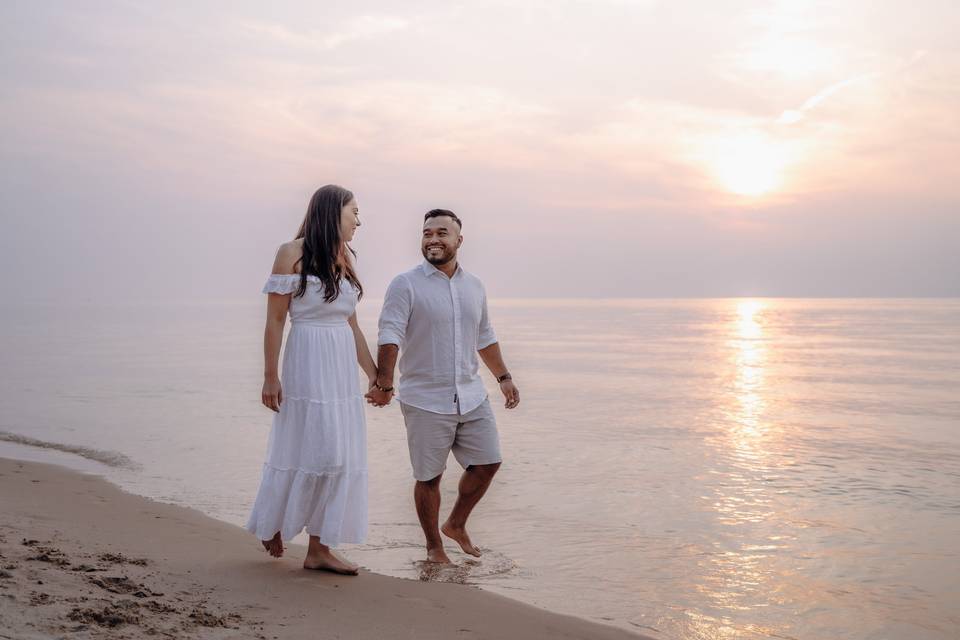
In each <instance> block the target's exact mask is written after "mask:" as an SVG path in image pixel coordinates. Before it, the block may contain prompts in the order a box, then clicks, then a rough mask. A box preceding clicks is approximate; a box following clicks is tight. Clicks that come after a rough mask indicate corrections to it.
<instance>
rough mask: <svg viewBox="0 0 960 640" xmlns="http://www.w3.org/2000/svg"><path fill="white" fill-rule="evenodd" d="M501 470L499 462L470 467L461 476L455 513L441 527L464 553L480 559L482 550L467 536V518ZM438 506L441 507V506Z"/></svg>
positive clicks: (454, 506) (452, 512) (454, 508)
mask: <svg viewBox="0 0 960 640" xmlns="http://www.w3.org/2000/svg"><path fill="white" fill-rule="evenodd" d="M499 468H500V463H499V462H495V463H493V464H477V465H470V466H469V467H467V469H466V471H464V472H463V475H462V476H460V486H459V494H458V495H457V503H456V504H455V505H453V511H451V512H450V517H449V518H447V521H446V522H444V523H443V526H442V527H440V530H441V531H443V534H444V535H445V536H447V537H448V538H452V539H453V540H455V541H456V542H457V543H458V544H459V545H460V548H461V549H463V552H464V553H468V554H470V555H471V556H476V557H478V558H479V557H480V549H478V548H477V547H475V546H474V545H473V543H472V542H471V541H470V536H469V535H467V518H469V517H470V512H471V511H473V508H474V507H475V506H477V503H478V502H480V498H482V497H483V494H485V493H486V492H487V488H488V487H489V486H490V482H491V481H492V480H493V476H494V475H496V473H497V469H499ZM437 506H439V504H438V505H437Z"/></svg>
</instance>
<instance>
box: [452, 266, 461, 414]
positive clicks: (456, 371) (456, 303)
mask: <svg viewBox="0 0 960 640" xmlns="http://www.w3.org/2000/svg"><path fill="white" fill-rule="evenodd" d="M454 277H456V274H454ZM450 299H451V300H452V301H453V386H454V389H456V393H455V395H454V397H455V398H460V399H461V400H462V397H461V395H460V364H461V363H460V352H461V351H462V349H461V348H460V340H461V337H460V297H459V295H458V293H457V285H456V284H455V283H454V279H453V278H450Z"/></svg>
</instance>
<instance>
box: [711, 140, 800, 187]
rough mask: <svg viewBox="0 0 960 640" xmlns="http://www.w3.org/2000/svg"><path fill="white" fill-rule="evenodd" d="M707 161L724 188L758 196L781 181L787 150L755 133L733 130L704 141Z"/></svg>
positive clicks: (778, 184) (778, 185)
mask: <svg viewBox="0 0 960 640" xmlns="http://www.w3.org/2000/svg"><path fill="white" fill-rule="evenodd" d="M705 155H706V156H707V164H708V165H709V168H710V170H711V173H713V175H714V177H715V178H716V180H717V182H718V183H719V184H720V186H722V187H723V188H724V189H725V190H727V191H729V192H731V193H735V194H737V195H741V196H749V197H758V196H762V195H764V194H767V193H770V192H772V191H775V190H776V189H777V188H779V187H780V186H782V184H783V176H784V170H785V169H786V166H787V151H786V149H785V148H784V147H783V146H781V145H779V144H777V143H776V142H775V141H772V140H770V139H769V138H766V137H765V136H763V135H761V134H758V133H743V134H733V135H728V136H725V137H721V138H719V139H715V140H713V141H712V142H710V143H709V145H708V150H707V153H706V154H705Z"/></svg>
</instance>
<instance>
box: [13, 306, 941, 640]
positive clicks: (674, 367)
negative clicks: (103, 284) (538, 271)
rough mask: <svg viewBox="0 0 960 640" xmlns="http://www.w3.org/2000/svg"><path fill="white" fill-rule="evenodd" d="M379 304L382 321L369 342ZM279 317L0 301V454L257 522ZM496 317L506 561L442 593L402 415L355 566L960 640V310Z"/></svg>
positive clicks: (667, 622) (485, 514)
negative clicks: (427, 551) (63, 461)
mask: <svg viewBox="0 0 960 640" xmlns="http://www.w3.org/2000/svg"><path fill="white" fill-rule="evenodd" d="M378 310H379V308H378V305H377V303H376V301H364V302H363V303H361V307H360V317H361V324H362V325H363V326H364V327H365V328H366V331H367V336H368V338H370V339H371V340H372V339H373V338H374V331H373V326H374V324H375V317H376V314H377V312H378ZM262 311H263V307H262V300H252V301H245V302H243V303H240V302H218V303H208V304H195V305H189V304H167V305H161V304H157V305H140V306H135V305H120V306H115V307H111V308H98V307H94V306H88V307H84V306H76V307H72V308H68V309H64V308H62V307H54V306H49V307H47V306H38V305H30V306H22V307H11V306H5V307H3V308H2V309H0V312H2V318H0V351H2V353H3V366H2V368H0V431H2V432H3V433H2V434H0V445H2V446H0V455H3V454H4V452H6V453H7V454H9V453H10V452H12V451H14V450H15V449H17V447H14V446H12V445H10V444H9V441H11V440H20V439H22V438H23V437H27V438H32V439H35V440H37V441H43V442H50V443H59V444H63V445H70V446H72V447H78V448H81V449H80V450H79V451H78V452H79V453H80V454H83V455H86V456H88V457H94V458H96V457H99V458H101V459H102V460H103V461H104V462H106V463H108V464H109V465H112V466H103V467H101V468H102V469H103V470H104V472H105V474H106V475H107V477H108V478H110V479H111V480H113V481H115V482H117V483H119V484H120V485H121V486H123V487H125V488H126V489H128V490H130V491H133V492H136V493H140V494H143V495H147V496H150V497H153V498H157V499H160V500H165V501H170V502H175V503H179V504H184V505H188V506H191V507H195V508H197V509H200V510H202V511H204V512H206V513H208V514H210V515H212V516H215V517H217V518H221V519H224V520H227V521H230V522H234V523H238V524H240V523H242V522H243V521H244V520H245V518H246V514H247V510H248V509H249V507H250V505H251V503H252V501H253V498H254V492H255V491H256V488H257V482H258V479H259V472H260V465H261V463H262V460H263V453H264V448H265V445H266V438H267V433H268V428H269V423H270V415H269V413H268V412H267V410H266V409H263V408H262V407H261V406H260V405H259V390H260V374H261V371H262V363H261V347H260V344H261V343H260V341H261V327H262V318H261V314H262ZM491 314H492V317H493V320H494V325H495V327H496V329H497V333H498V335H499V336H500V338H501V340H502V345H503V348H504V352H505V355H506V358H507V362H508V363H509V365H510V367H511V370H512V371H513V373H514V376H515V378H516V380H517V382H518V385H519V386H520V388H521V391H522V393H523V403H522V404H521V406H520V407H519V408H518V409H517V410H515V411H512V412H507V411H505V410H504V409H503V408H502V404H501V405H500V408H499V410H498V418H499V421H500V430H501V438H502V442H503V449H504V453H505V464H504V467H503V469H502V471H501V474H500V475H499V476H498V478H497V481H496V482H495V484H494V486H493V488H492V489H491V491H490V493H488V495H487V497H486V498H485V499H484V501H483V502H482V503H481V505H480V506H479V507H478V510H477V512H476V514H475V516H474V519H473V524H472V535H473V537H474V540H475V541H477V542H478V543H479V544H480V545H481V546H482V547H485V548H486V549H488V550H489V551H488V553H487V554H486V555H485V557H484V558H483V559H482V560H481V561H480V562H478V563H476V564H470V563H469V562H468V561H467V559H466V558H465V557H464V556H463V555H460V554H457V555H456V556H455V558H456V560H457V561H458V566H457V567H456V568H455V569H452V570H448V571H444V572H441V573H439V574H432V575H425V574H422V571H423V569H422V567H421V566H419V565H418V564H417V563H416V560H418V559H419V558H420V556H421V555H422V552H421V550H420V546H419V545H420V534H419V528H418V526H417V524H416V515H415V513H414V510H413V504H412V498H411V489H412V479H411V477H410V472H409V468H408V461H407V453H406V441H405V437H404V431H403V426H402V420H401V417H400V414H399V410H398V407H397V406H396V405H393V406H391V407H389V408H387V409H380V410H378V409H374V408H369V409H368V433H369V435H368V438H369V447H370V468H371V479H370V521H371V536H370V541H369V544H368V545H365V546H362V547H354V548H347V553H348V555H349V556H350V557H351V558H353V559H355V560H357V561H359V562H361V563H362V564H364V565H366V566H368V567H370V568H371V569H374V570H376V571H380V572H383V573H388V574H392V575H397V576H403V577H409V578H429V579H437V580H451V581H465V582H470V583H473V584H479V585H481V586H482V587H484V588H487V589H491V590H494V591H497V592H499V593H503V594H505V595H508V596H511V597H515V598H518V599H520V600H524V601H527V602H531V603H533V604H536V605H539V606H542V607H545V608H549V609H553V610H557V611H561V612H564V613H569V614H574V615H579V616H583V617H587V618H592V619H596V620H601V621H605V622H608V623H610V624H615V625H618V626H621V627H624V628H627V629H632V630H636V631H640V632H643V633H646V634H649V635H652V636H654V637H657V638H670V639H681V638H682V639H694V638H703V639H719V638H798V639H808V638H810V639H812V638H817V639H819V638H831V639H846V638H883V639H893V638H910V639H915V640H921V639H928V638H929V639H932V638H938V639H939V638H956V637H957V634H958V630H960V300H773V299H759V300H683V301H655V300H610V301H592V300H591V301H588V300H581V301H576V300H572V301H530V300H524V301H519V300H517V301H499V302H496V303H494V304H492V307H491ZM487 379H488V381H489V376H487ZM490 388H491V391H495V389H494V388H493V385H490ZM2 440H6V441H7V442H2ZM118 454H119V455H118ZM52 455H64V454H59V453H57V454H52ZM85 464H88V465H89V464H92V463H89V462H87V463H85ZM449 470H450V473H449V475H448V477H446V478H445V481H444V488H445V494H444V500H445V504H446V506H447V507H449V506H450V505H451V504H452V498H453V496H454V495H455V487H456V477H457V475H458V474H457V473H456V471H457V468H456V465H455V463H454V462H453V460H452V459H451V461H450V466H449ZM251 552H253V550H251ZM265 561H266V560H265Z"/></svg>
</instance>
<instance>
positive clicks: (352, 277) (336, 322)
mask: <svg viewBox="0 0 960 640" xmlns="http://www.w3.org/2000/svg"><path fill="white" fill-rule="evenodd" d="M358 216H359V209H358V208H357V201H356V199H355V198H354V197H353V194H352V193H350V192H349V191H347V190H346V189H344V188H343V187H339V186H336V185H327V186H325V187H322V188H320V189H319V190H317V192H316V193H314V194H313V197H312V198H311V199H310V205H309V206H308V207H307V215H306V217H305V218H304V220H303V224H302V225H301V226H300V232H299V233H298V234H297V238H296V239H295V240H293V241H292V242H288V243H286V244H284V245H282V246H281V247H280V249H279V251H277V258H276V262H274V265H273V274H272V275H271V276H270V278H269V279H268V280H267V284H266V285H265V286H264V288H263V292H264V293H267V294H269V299H268V301H267V324H266V329H265V331H264V338H263V351H264V359H265V369H264V381H263V392H262V401H263V404H264V405H266V406H267V407H268V408H270V409H272V410H273V411H275V412H276V415H275V416H274V418H273V428H272V429H271V431H270V442H269V445H268V450H267V461H266V463H265V464H264V466H263V478H262V480H261V482H260V490H259V492H258V493H257V500H256V502H255V504H254V506H253V513H251V514H250V520H249V522H248V523H247V530H248V531H250V532H251V533H254V534H256V535H257V536H258V537H259V538H260V540H262V541H263V546H264V548H266V550H267V551H268V552H269V553H270V555H272V556H274V557H277V558H279V557H280V556H281V555H283V541H284V540H289V539H291V538H293V537H294V536H296V535H297V534H299V533H300V532H301V531H303V529H304V528H306V530H307V534H309V536H310V544H309V547H308V549H307V557H306V559H305V560H304V561H303V566H304V568H305V569H321V570H326V571H333V572H336V573H342V574H347V575H356V574H357V566H356V565H355V564H353V563H351V562H349V561H347V560H345V559H343V558H341V557H339V556H337V555H336V554H334V553H333V551H332V550H331V549H330V547H332V546H335V545H337V544H339V543H341V542H347V543H359V542H363V541H364V539H365V538H366V532H367V444H366V422H365V418H364V405H365V403H364V398H363V395H362V392H361V389H360V381H359V375H358V371H357V363H358V362H359V364H360V367H361V368H362V369H363V372H364V373H365V374H366V375H367V378H368V379H369V380H370V383H371V385H373V384H374V383H375V382H376V379H377V368H376V365H375V364H374V361H373V358H372V357H371V355H370V350H369V349H368V347H367V342H366V340H365V339H364V337H363V333H362V332H361V331H360V327H359V326H357V316H356V312H355V308H356V305H357V301H358V300H359V299H360V297H361V296H362V294H363V288H362V287H361V286H360V281H359V280H358V279H357V275H356V272H355V271H354V268H353V261H352V257H353V256H355V255H356V254H355V252H354V251H353V249H351V248H350V247H349V246H348V245H347V243H348V242H349V241H350V240H352V239H353V234H354V232H355V231H356V229H357V227H359V226H360V219H359V217H358ZM288 313H289V314H290V321H291V327H290V333H289V334H288V336H287V347H286V350H285V351H284V356H283V375H282V376H279V377H278V375H277V361H278V359H279V357H280V344H281V341H282V340H283V326H284V321H285V320H286V316H287V314H288ZM281 380H282V386H281Z"/></svg>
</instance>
